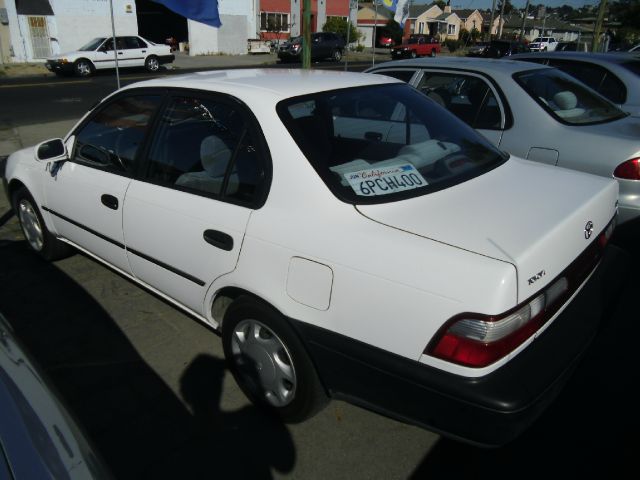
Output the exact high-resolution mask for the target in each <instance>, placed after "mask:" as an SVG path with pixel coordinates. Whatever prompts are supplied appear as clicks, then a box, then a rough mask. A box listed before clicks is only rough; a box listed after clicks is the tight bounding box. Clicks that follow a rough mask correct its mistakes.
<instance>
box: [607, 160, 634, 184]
mask: <svg viewBox="0 0 640 480" xmlns="http://www.w3.org/2000/svg"><path fill="white" fill-rule="evenodd" d="M613 176H614V177H616V178H624V179H625V180H640V158H632V159H631V160H627V161H626V162H624V163H621V164H620V165H618V166H617V167H616V169H615V170H614V171H613Z"/></svg>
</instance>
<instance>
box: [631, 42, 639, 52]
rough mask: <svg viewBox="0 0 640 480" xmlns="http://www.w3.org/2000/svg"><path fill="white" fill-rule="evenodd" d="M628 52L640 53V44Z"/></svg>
mask: <svg viewBox="0 0 640 480" xmlns="http://www.w3.org/2000/svg"><path fill="white" fill-rule="evenodd" d="M629 52H640V43H639V44H638V45H635V46H633V47H631V48H630V49H629Z"/></svg>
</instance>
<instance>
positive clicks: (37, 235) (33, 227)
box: [18, 199, 44, 252]
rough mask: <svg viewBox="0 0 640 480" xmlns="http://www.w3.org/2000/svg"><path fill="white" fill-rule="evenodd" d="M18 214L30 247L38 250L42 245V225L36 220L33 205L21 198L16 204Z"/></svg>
mask: <svg viewBox="0 0 640 480" xmlns="http://www.w3.org/2000/svg"><path fill="white" fill-rule="evenodd" d="M18 215H19V217H20V225H22V231H23V232H24V236H25V238H26V239H27V242H29V245H31V248H33V249H34V250H36V251H38V252H39V251H40V250H42V246H43V245H44V237H43V235H42V226H41V225H40V222H39V221H38V216H37V215H36V212H35V210H34V209H33V205H31V203H30V202H29V201H28V200H24V199H23V200H21V201H20V203H19V204H18Z"/></svg>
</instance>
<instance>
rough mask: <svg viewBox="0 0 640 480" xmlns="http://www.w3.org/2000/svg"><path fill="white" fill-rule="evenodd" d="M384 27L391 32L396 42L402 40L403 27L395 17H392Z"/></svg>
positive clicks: (390, 34)
mask: <svg viewBox="0 0 640 480" xmlns="http://www.w3.org/2000/svg"><path fill="white" fill-rule="evenodd" d="M384 29H385V30H386V31H387V32H388V33H389V36H390V37H391V38H393V41H394V42H396V43H400V42H402V34H403V31H402V27H401V26H400V24H399V23H398V22H396V21H395V20H394V19H393V18H390V19H389V21H388V22H387V25H386V26H385V27H384Z"/></svg>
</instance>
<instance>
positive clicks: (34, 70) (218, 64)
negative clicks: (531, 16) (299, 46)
mask: <svg viewBox="0 0 640 480" xmlns="http://www.w3.org/2000/svg"><path fill="white" fill-rule="evenodd" d="M371 54H372V52H371V49H365V51H363V52H348V53H345V57H346V58H345V59H346V60H348V61H349V62H363V61H371ZM174 55H175V57H176V58H175V60H174V61H173V63H169V64H167V65H165V68H166V69H168V70H176V71H179V70H190V71H193V70H208V69H212V68H239V67H247V68H251V67H264V66H268V65H275V64H276V63H278V56H277V54H275V53H254V54H246V55H224V54H217V55H197V56H193V57H192V56H189V54H188V53H185V52H174ZM387 60H391V56H390V54H389V50H388V49H380V48H379V49H376V62H378V61H380V62H382V61H387ZM19 77H51V78H54V77H55V75H54V74H53V73H51V72H49V71H48V70H47V69H46V68H45V66H44V62H43V63H9V64H6V65H5V67H4V68H0V82H2V79H10V78H12V79H15V78H19Z"/></svg>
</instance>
